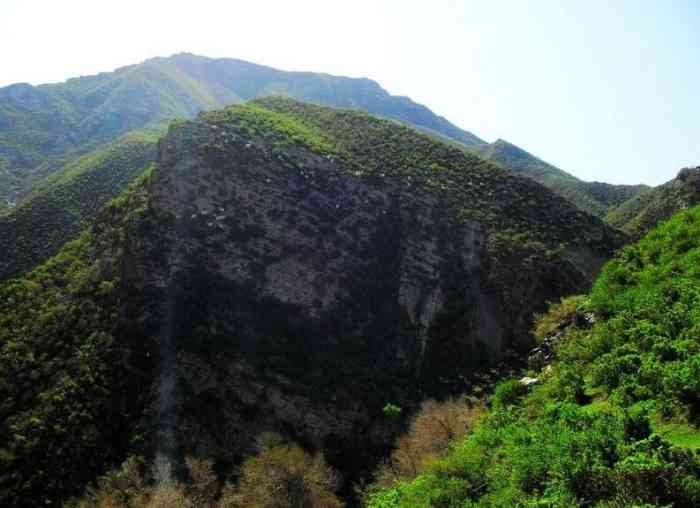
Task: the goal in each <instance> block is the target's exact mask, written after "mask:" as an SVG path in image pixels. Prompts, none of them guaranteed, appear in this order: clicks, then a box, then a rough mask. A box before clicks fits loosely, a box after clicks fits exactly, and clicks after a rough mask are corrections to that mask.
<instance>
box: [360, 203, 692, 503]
mask: <svg viewBox="0 0 700 508" xmlns="http://www.w3.org/2000/svg"><path fill="white" fill-rule="evenodd" d="M699 257H700V207H696V208H693V209H690V210H685V211H682V212H679V213H677V214H676V215H674V216H673V218H672V219H671V220H670V221H668V222H666V223H664V224H662V225H660V226H659V227H657V228H656V229H654V230H652V231H651V232H650V233H648V234H647V235H646V236H645V237H644V238H643V239H642V240H641V241H639V242H638V243H637V244H633V245H630V246H628V247H626V248H625V249H624V250H622V251H621V252H620V253H619V255H618V256H617V257H616V258H615V259H614V260H612V261H610V262H609V263H608V264H607V265H606V266H605V268H604V270H603V272H602V273H601V275H600V277H599V278H598V280H597V281H596V283H595V286H594V287H593V290H592V291H591V293H590V294H589V295H588V296H586V297H575V298H570V299H567V300H564V301H562V302H561V303H560V304H557V305H554V306H553V307H552V308H551V310H550V313H549V314H548V315H546V316H543V317H542V318H541V319H540V320H539V322H538V326H537V332H538V336H539V339H540V340H541V341H542V342H543V346H542V347H543V348H553V352H554V356H555V360H554V362H553V363H552V364H550V365H546V366H545V367H544V368H542V369H541V370H537V371H531V372H529V373H528V375H529V376H531V379H528V378H525V379H524V381H526V382H527V383H529V385H528V386H526V385H525V384H523V382H519V381H517V380H510V381H505V382H503V383H501V384H499V385H498V386H497V387H496V388H495V391H494V395H493V397H492V398H491V408H490V410H489V411H488V412H487V413H486V414H485V415H484V416H482V418H481V419H480V420H479V421H478V422H477V423H475V424H473V425H472V428H471V430H470V432H469V433H468V434H467V436H466V437H465V438H463V439H462V440H460V441H459V442H455V443H453V444H452V447H451V448H450V449H449V451H447V453H445V454H444V455H443V456H442V457H432V458H429V457H422V458H423V459H432V460H423V462H422V464H423V466H422V468H421V470H420V471H418V472H417V473H416V474H413V475H405V476H404V477H403V478H400V479H398V480H397V481H396V482H395V483H392V484H389V485H384V486H378V487H376V488H375V489H373V490H372V489H371V490H370V494H369V498H368V506H369V507H370V508H380V507H381V508H391V507H406V508H408V507H410V508H428V507H432V506H473V507H480V506H484V507H510V506H562V507H563V506H566V507H583V506H594V507H599V508H603V507H618V506H644V507H652V506H673V507H677V508H691V507H695V506H698V505H699V504H700V456H699V455H698V452H697V450H699V449H700V427H699V425H700V420H699V418H698V417H699V415H700V403H699V399H698V393H700V392H699V389H700V386H698V382H699V380H700V371H699V369H700V355H699V344H698V337H700V334H699V333H698V332H699V331H700V313H698V309H699V308H700V269H699V267H700V264H699V263H698V259H699ZM540 368H541V365H540V367H538V369H540ZM532 379H534V380H535V381H534V382H533V381H532ZM420 459H421V457H418V458H415V460H416V461H418V462H420Z"/></svg>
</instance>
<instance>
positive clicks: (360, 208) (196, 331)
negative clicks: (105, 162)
mask: <svg viewBox="0 0 700 508" xmlns="http://www.w3.org/2000/svg"><path fill="white" fill-rule="evenodd" d="M159 152H160V154H159V162H158V166H157V168H156V170H155V172H154V174H153V177H152V179H151V183H150V185H151V187H150V190H149V193H150V200H151V202H150V208H151V212H152V214H151V216H152V217H154V218H155V220H151V221H150V222H145V223H140V224H138V225H134V226H133V227H132V229H131V231H130V233H129V235H128V239H127V244H126V249H125V252H126V254H125V257H124V262H123V266H124V274H123V281H124V285H125V288H126V291H127V292H128V293H129V294H131V295H139V296H138V298H131V299H127V301H129V302H130V303H129V305H128V307H127V309H126V311H125V316H126V317H127V320H128V321H129V322H132V323H137V324H138V325H137V326H138V327H139V328H140V330H139V333H143V334H144V335H146V336H156V337H159V340H160V342H161V344H166V345H167V346H166V347H168V348H172V349H173V351H174V354H173V361H174V362H175V363H176V365H175V371H176V372H177V377H178V380H177V390H176V394H175V396H174V398H173V400H172V401H168V402H167V403H166V406H167V407H162V404H163V403H162V401H161V407H159V408H157V407H155V406H156V405H157V403H156V402H154V409H153V412H154V414H153V416H154V418H156V419H157V420H159V423H160V425H161V426H162V425H164V423H163V421H162V420H163V415H169V416H168V419H169V418H170V417H173V418H175V419H176V420H177V424H176V425H173V424H172V422H171V423H170V424H168V425H170V426H172V427H173V428H175V429H176V432H177V438H176V447H177V449H175V450H170V451H169V452H170V453H171V454H172V455H174V456H176V455H177V454H178V453H180V452H181V451H182V450H183V449H184V450H187V451H189V452H194V453H198V454H202V455H206V456H211V457H214V458H216V459H219V460H223V461H225V462H229V463H231V462H234V461H236V460H237V459H239V458H240V457H241V456H243V455H244V454H246V453H249V452H250V451H251V446H252V444H253V442H254V438H255V436H256V435H257V434H259V433H260V432H263V431H277V432H282V433H283V434H288V435H290V437H293V438H294V439H296V440H298V441H301V442H303V443H306V444H308V445H310V446H312V447H314V448H321V449H324V450H326V453H327V454H330V459H331V462H334V463H336V464H340V465H341V467H342V469H343V470H345V471H346V472H347V471H350V472H352V471H353V467H354V466H353V464H356V465H357V467H360V466H359V465H360V464H364V465H365V466H366V465H367V464H368V461H367V460H366V455H367V454H372V453H374V452H376V450H377V449H379V448H381V447H383V446H386V445H388V444H389V443H390V439H389V436H390V435H391V432H392V431H393V430H395V429H394V426H395V423H394V422H392V421H389V419H387V418H384V417H383V415H382V412H381V408H382V407H383V405H384V404H386V403H387V402H389V401H400V402H401V403H408V404H410V401H411V400H416V399H417V398H419V397H421V396H425V393H426V392H430V391H432V390H434V389H435V387H436V386H437V385H439V384H440V383H441V382H442V383H447V382H452V383H453V382H454V381H455V380H456V379H458V378H459V377H460V376H464V375H468V374H469V372H470V371H473V370H474V369H476V368H478V367H481V366H484V365H485V364H486V363H487V361H488V359H489V358H495V357H498V356H499V354H500V352H501V351H502V350H504V349H506V348H521V349H523V348H526V347H527V346H528V345H529V333H528V329H529V324H530V319H531V316H532V312H533V311H534V310H537V309H539V308H540V307H541V306H542V305H544V302H545V300H546V299H553V298H555V297H556V296H559V295H561V294H563V293H566V292H568V291H572V290H575V289H579V288H580V287H582V286H585V285H586V284H587V282H588V280H589V279H590V277H591V276H592V272H591V269H590V268H589V267H588V266H587V265H586V263H578V264H577V263H575V262H573V261H566V255H564V256H563V257H562V258H561V259H560V261H558V262H556V263H545V261H544V260H540V259H538V258H536V256H535V254H532V253H530V254H529V256H530V257H525V258H523V256H524V255H526V254H528V252H529V251H527V249H525V250H517V251H508V252H505V251H503V252H500V253H499V255H498V256H495V255H493V253H492V252H491V251H492V250H494V249H497V248H498V247H497V245H496V244H494V242H493V241H490V240H489V234H488V230H487V228H486V227H485V226H484V225H483V224H481V223H479V222H477V221H474V220H465V219H464V218H460V217H458V214H457V213H456V211H455V208H454V203H452V202H451V201H450V200H449V199H448V198H447V195H446V194H441V193H440V192H435V190H434V188H432V187H431V186H429V185H426V184H425V182H422V181H421V179H420V178H418V177H415V178H412V177H410V176H407V177H402V178H399V177H396V178H382V177H376V178H375V177H372V178H359V177H357V176H354V175H353V171H352V168H349V167H346V163H345V162H343V161H341V160H335V159H333V158H332V157H328V156H322V155H320V154H318V153H316V152H314V151H312V150H310V149H307V148H305V147H303V146H302V145H299V144H297V145H293V146H288V147H286V148H285V151H284V153H279V152H278V151H276V150H275V149H274V144H273V143H271V142H270V141H269V140H267V139H266V138H265V137H264V136H263V137H260V136H258V137H256V136H252V137H243V136H240V135H238V134H236V133H234V132H227V131H226V130H225V129H224V130H222V129H220V128H219V127H217V126H216V125H213V124H209V123H207V122H197V123H187V124H184V125H182V126H178V127H173V128H171V130H170V132H169V134H168V136H167V137H165V138H164V139H163V140H161V142H160V146H159ZM509 178H511V177H509ZM533 185H534V184H533ZM600 229H601V232H600V234H601V235H603V236H604V234H605V231H604V227H603V226H602V225H601V226H600ZM599 240H601V241H602V240H603V237H602V236H601V238H599ZM494 245H495V246H494ZM578 249H579V251H580V252H578V254H576V252H575V249H574V250H572V251H571V253H570V254H569V257H570V258H572V259H573V258H575V257H576V255H581V256H583V254H582V253H584V251H585V253H584V254H586V255H587V256H588V258H591V259H593V258H595V260H594V261H591V259H588V262H593V263H594V264H595V263H597V264H598V265H599V263H600V262H602V259H603V258H602V255H600V254H598V255H597V257H596V255H594V254H593V250H592V249H589V248H586V247H584V246H579V248H578ZM579 257H580V256H579ZM584 257H585V256H584ZM540 261H541V262H542V264H540ZM593 269H595V267H594V268H593ZM516 302H521V304H520V305H517V306H516ZM161 356H163V353H161ZM166 356H167V355H166ZM160 382H161V383H164V382H165V381H164V380H163V379H161V381H160ZM421 394H423V395H421ZM156 398H157V397H155V396H154V400H156ZM163 432H165V430H163V429H162V428H161V434H162V433H163ZM370 462H371V461H370Z"/></svg>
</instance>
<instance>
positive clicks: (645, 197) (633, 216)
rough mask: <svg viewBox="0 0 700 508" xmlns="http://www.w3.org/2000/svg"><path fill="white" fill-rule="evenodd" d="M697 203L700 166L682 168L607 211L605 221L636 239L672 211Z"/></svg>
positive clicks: (699, 194)
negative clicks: (673, 176)
mask: <svg viewBox="0 0 700 508" xmlns="http://www.w3.org/2000/svg"><path fill="white" fill-rule="evenodd" d="M699 202H700V167H697V168H684V169H682V170H681V171H680V172H679V173H678V176H677V177H676V178H674V179H673V180H671V181H669V182H666V183H665V184H663V185H660V186H659V187H654V188H653V189H649V190H646V191H644V192H642V193H640V194H639V195H637V196H635V197H634V198H632V199H630V200H629V201H627V202H625V203H623V204H622V205H621V206H619V207H618V208H616V209H613V210H611V211H610V213H608V216H607V217H606V221H607V222H609V223H610V224H612V225H613V226H615V227H618V228H620V229H622V230H623V231H625V232H627V233H628V234H629V235H630V236H632V237H633V238H640V237H641V236H642V235H644V234H645V233H646V232H647V231H649V230H650V229H651V228H653V227H654V226H655V225H656V224H658V223H659V222H662V221H664V220H667V219H668V218H670V217H671V216H672V215H673V214H674V213H676V212H678V211H679V210H682V209H684V208H688V207H691V206H694V205H696V204H697V203H699Z"/></svg>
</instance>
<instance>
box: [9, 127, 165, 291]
mask: <svg viewBox="0 0 700 508" xmlns="http://www.w3.org/2000/svg"><path fill="white" fill-rule="evenodd" d="M162 132H164V131H163V130H157V129H154V130H143V131H135V132H132V133H129V134H127V135H125V136H123V137H122V138H120V139H119V140H117V141H116V142H114V143H111V144H109V145H106V146H104V147H102V148H100V149H98V150H95V151H93V152H91V153H89V154H87V155H85V156H83V157H80V158H78V159H77V160H75V161H74V162H71V163H69V164H67V165H66V166H65V167H64V168H63V169H61V170H60V171H58V172H57V173H54V174H53V175H52V176H51V177H49V178H48V179H47V180H46V181H44V182H42V183H41V184H40V185H39V186H37V187H36V188H35V189H34V190H33V191H32V193H31V194H30V196H28V198H27V199H26V200H25V201H24V202H23V203H22V204H21V205H20V206H18V207H17V208H14V209H12V210H11V211H10V213H8V214H7V215H4V216H2V215H0V252H1V254H0V280H4V279H7V278H9V277H13V276H17V275H19V274H21V273H22V272H24V271H26V270H29V269H31V268H33V267H35V266H36V265H37V264H39V263H41V262H42V261H44V260H46V259H48V258H49V257H50V256H52V255H54V254H56V253H57V252H58V251H59V249H60V248H61V247H62V246H63V244H64V243H66V242H67V241H68V240H72V239H74V238H75V237H77V236H78V234H79V233H80V231H82V230H83V229H84V228H85V227H86V226H88V225H89V224H90V223H91V222H92V220H93V218H94V216H95V215H96V214H97V211H98V210H99V209H100V208H101V207H102V206H103V205H105V204H106V203H107V202H108V201H109V200H110V199H112V198H113V197H114V196H116V195H117V194H119V192H120V191H122V190H123V189H124V188H125V187H126V186H127V184H128V183H129V182H130V181H131V180H132V179H133V178H135V177H136V176H138V175H140V174H141V173H143V172H144V171H145V170H146V168H147V167H148V165H149V164H150V163H151V162H153V161H155V157H156V143H157V140H158V136H159V134H161V133H162Z"/></svg>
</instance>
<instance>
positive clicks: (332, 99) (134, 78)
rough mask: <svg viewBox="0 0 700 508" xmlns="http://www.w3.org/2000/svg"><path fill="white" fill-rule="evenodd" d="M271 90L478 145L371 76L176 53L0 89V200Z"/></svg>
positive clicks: (10, 200)
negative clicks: (90, 157) (176, 122)
mask: <svg viewBox="0 0 700 508" xmlns="http://www.w3.org/2000/svg"><path fill="white" fill-rule="evenodd" d="M273 94H274V95H287V96H291V97H295V98H297V99H300V100H304V101H307V102H314V103H320V104H326V105H329V106H336V107H342V108H355V109H362V110H365V111H368V112H370V113H374V114H377V115H381V116H385V117H388V118H393V119H395V120H398V121H401V122H405V123H409V124H411V125H414V126H416V127H418V128H422V129H426V130H428V131H432V132H436V133H439V134H441V135H443V136H447V137H449V138H451V139H453V140H456V141H458V142H460V143H463V144H465V145H468V146H469V145H474V144H479V143H483V141H482V140H480V139H479V138H477V137H476V136H474V135H473V134H470V133H468V132H466V131H463V130H461V129H459V128H457V127H455V126H454V125H453V124H451V123H450V122H448V121H447V120H445V119H444V118H442V117H439V116H437V115H435V114H434V113H432V112H431V111H430V110H429V109H428V108H426V107H425V106H422V105H420V104H416V103H415V102H413V101H411V100H410V99H408V98H406V97H397V96H392V95H390V94H389V93H387V92H386V91H385V90H384V89H383V88H381V87H380V86H379V85H378V84H377V83H375V82H374V81H371V80H368V79H351V78H344V77H337V76H330V75H327V74H317V73H311V72H285V71H280V70H277V69H273V68H270V67H265V66H262V65H256V64H252V63H248V62H244V61H241V60H233V59H211V58H206V57H201V56H195V55H191V54H185V53H183V54H178V55H174V56H172V57H169V58H153V59H151V60H147V61H145V62H143V63H141V64H137V65H130V66H127V67H122V68H120V69H117V70H116V71H114V72H108V73H101V74H98V75H95V76H86V77H80V78H74V79H70V80H68V81H66V82H65V83H59V84H49V85H40V86H31V85H29V84H26V83H25V84H16V85H11V86H8V87H5V88H0V201H2V203H3V206H4V207H7V204H8V203H15V202H18V201H19V200H21V199H22V198H23V197H24V196H25V195H26V193H27V192H28V191H29V190H30V189H31V187H32V185H33V184H34V183H36V182H37V181H38V180H39V179H40V178H42V177H44V176H47V175H49V174H51V173H53V172H54V171H56V170H58V169H59V168H60V167H61V166H62V165H64V164H66V163H68V162H70V161H71V160H73V159H75V158H76V157H77V156H80V155H83V154H85V153H88V152H90V151H92V150H94V149H96V148H98V147H99V145H101V144H104V143H108V142H112V141H114V140H115V139H116V138H118V137H119V136H121V135H123V134H125V133H127V132H128V131H131V130H134V129H141V128H144V127H147V126H149V125H151V124H153V123H157V122H161V121H163V120H166V119H173V118H192V117H194V116H195V115H196V114H197V113H198V112H200V111H203V110H211V109H215V108H219V107H223V106H225V105H228V104H233V103H240V102H242V101H246V100H250V99H252V98H254V97H257V96H261V95H273Z"/></svg>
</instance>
